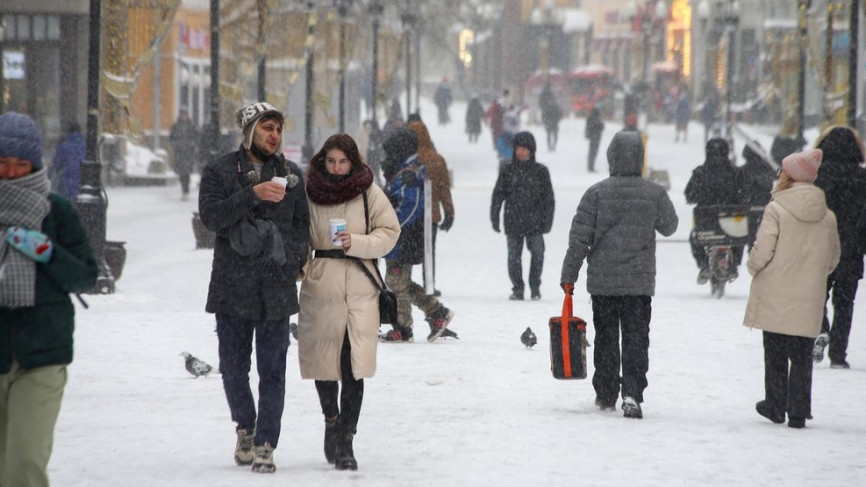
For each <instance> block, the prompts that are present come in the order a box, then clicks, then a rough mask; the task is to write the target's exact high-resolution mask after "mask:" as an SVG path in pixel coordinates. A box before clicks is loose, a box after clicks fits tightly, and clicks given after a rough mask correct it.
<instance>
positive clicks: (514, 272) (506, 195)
mask: <svg viewBox="0 0 866 487" xmlns="http://www.w3.org/2000/svg"><path fill="white" fill-rule="evenodd" d="M513 146H514V147H513V153H514V155H513V157H512V159H511V160H510V161H507V162H505V163H504V164H502V165H501V166H500V168H499V176H498V177H497V178H496V185H495V186H494V187H493V195H492V197H491V202H490V221H491V223H492V224H493V231H495V232H496V233H499V232H500V227H499V221H500V217H499V215H500V213H503V210H502V207H503V205H504V206H505V210H504V215H503V217H502V220H503V221H504V222H505V239H506V242H507V245H508V277H509V279H511V295H510V296H509V297H508V299H509V300H511V301H523V297H524V289H525V283H524V280H523V264H522V254H523V244H524V242H526V248H527V249H528V250H529V254H530V261H529V290H530V297H531V298H532V300H533V301H537V300H539V299H541V272H542V270H543V268H544V234H545V233H549V232H550V229H551V227H552V226H553V212H554V206H555V201H554V197H553V184H552V183H551V182H550V172H549V171H548V170H547V166H545V165H544V164H541V163H539V162H537V161H536V160H535V148H536V146H535V137H533V136H532V134H531V133H529V132H520V133H518V134H517V135H515V136H514V142H513Z"/></svg>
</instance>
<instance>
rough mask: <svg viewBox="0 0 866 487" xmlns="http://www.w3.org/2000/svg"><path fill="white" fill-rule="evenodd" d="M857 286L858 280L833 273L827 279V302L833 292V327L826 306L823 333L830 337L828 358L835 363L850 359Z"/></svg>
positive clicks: (822, 325)
mask: <svg viewBox="0 0 866 487" xmlns="http://www.w3.org/2000/svg"><path fill="white" fill-rule="evenodd" d="M857 285H858V279H856V278H854V277H837V276H836V275H835V273H833V274H830V277H828V278H827V300H829V299H830V291H831V290H832V291H833V301H832V303H833V326H830V320H829V319H827V305H826V304H824V321H823V322H822V323H821V333H828V334H829V335H830V346H829V348H828V350H827V356H828V357H830V361H831V362H834V363H839V362H844V361H845V359H846V358H848V335H850V334H851V320H852V319H853V318H854V297H855V296H856V295H857Z"/></svg>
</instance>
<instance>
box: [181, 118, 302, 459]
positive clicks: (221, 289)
mask: <svg viewBox="0 0 866 487" xmlns="http://www.w3.org/2000/svg"><path fill="white" fill-rule="evenodd" d="M236 118H237V123H238V127H240V128H241V129H242V130H243V142H242V143H241V146H240V148H239V149H238V150H236V151H232V152H229V153H227V154H224V155H223V156H221V157H219V158H217V159H215V160H213V161H211V162H210V163H208V165H207V166H206V167H205V168H204V171H203V172H202V177H201V188H200V189H199V200H198V201H199V214H200V216H201V221H202V223H203V224H204V225H205V227H207V228H208V229H209V230H211V231H212V232H215V233H216V243H215V246H214V252H213V267H212V271H211V278H210V286H209V288H208V296H207V304H206V306H205V310H206V311H207V312H208V313H215V314H216V325H217V337H218V339H219V359H220V365H219V370H220V373H221V374H222V379H223V388H224V389H225V394H226V399H227V401H228V405H229V410H230V411H231V416H232V421H234V422H235V423H236V428H235V431H236V433H237V443H236V445H235V463H237V464H238V465H252V470H253V471H254V472H260V473H271V472H274V471H275V470H276V466H275V465H274V460H273V454H274V449H275V448H277V445H278V443H279V439H280V430H281V426H282V417H283V405H284V402H285V383H286V351H287V350H288V347H289V317H291V315H293V314H295V313H297V312H298V298H297V296H298V289H297V285H296V282H297V280H298V277H299V275H300V271H301V265H302V264H303V263H304V262H306V258H307V244H308V242H309V236H310V229H309V224H310V222H309V214H308V212H307V197H306V194H305V192H304V185H303V184H301V177H302V176H301V170H300V169H299V168H298V166H297V165H295V163H294V162H291V161H287V160H286V159H285V158H284V157H283V154H282V151H281V148H282V143H283V127H284V124H285V117H284V116H283V114H282V112H280V111H279V110H277V109H276V108H274V107H273V106H272V105H271V104H269V103H265V102H258V103H253V104H251V105H248V106H246V107H244V108H242V109H241V110H239V111H238V112H237V114H236ZM254 335H255V341H256V343H255V349H256V368H257V370H258V377H259V387H258V390H259V396H258V413H257V408H256V404H255V403H254V400H253V394H252V390H251V389H250V377H249V373H250V366H251V364H252V358H251V354H252V351H253V336H254Z"/></svg>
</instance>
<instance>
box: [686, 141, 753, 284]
mask: <svg viewBox="0 0 866 487" xmlns="http://www.w3.org/2000/svg"><path fill="white" fill-rule="evenodd" d="M729 154H730V147H729V145H728V141H726V140H725V139H722V138H713V139H710V140H708V141H707V146H706V159H705V160H704V163H703V164H702V165H700V166H698V167H696V168H695V169H694V171H692V176H691V178H690V179H689V182H688V184H686V191H685V196H686V203H689V204H693V205H696V206H695V210H694V214H695V227H694V228H693V229H692V232H691V234H690V235H689V243H690V244H691V246H692V256H693V257H694V258H695V261H696V262H697V263H698V268H699V269H700V272H699V273H698V284H705V283H706V282H707V281H708V280H709V277H710V274H709V268H708V262H707V252H706V250H705V249H704V246H703V245H702V244H701V243H700V242H698V239H697V229H700V228H702V227H703V226H704V225H703V222H702V221H700V219H699V217H698V213H699V212H700V210H702V209H703V208H706V207H709V206H717V205H738V204H742V203H744V197H743V194H742V192H741V191H740V186H741V185H740V176H739V173H738V171H737V167H736V166H735V165H734V164H732V163H731V159H730V156H729ZM732 253H733V256H734V263H735V264H736V266H739V265H740V262H741V261H742V259H743V246H742V245H735V246H733V249H732ZM736 266H735V267H734V269H733V277H734V278H736V277H737V268H736Z"/></svg>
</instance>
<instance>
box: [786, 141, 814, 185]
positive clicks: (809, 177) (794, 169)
mask: <svg viewBox="0 0 866 487" xmlns="http://www.w3.org/2000/svg"><path fill="white" fill-rule="evenodd" d="M823 156H824V153H823V152H821V149H811V150H807V151H803V152H795V153H793V154H791V155H789V156H788V157H786V158H784V159H782V169H783V170H784V171H785V172H786V173H788V176H790V178H791V179H793V180H794V181H801V182H806V183H812V182H814V181H815V178H817V177H818V168H819V167H821V158H822V157H823Z"/></svg>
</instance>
